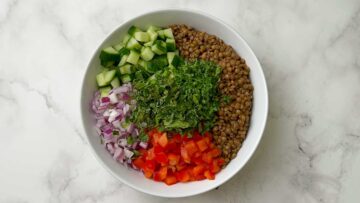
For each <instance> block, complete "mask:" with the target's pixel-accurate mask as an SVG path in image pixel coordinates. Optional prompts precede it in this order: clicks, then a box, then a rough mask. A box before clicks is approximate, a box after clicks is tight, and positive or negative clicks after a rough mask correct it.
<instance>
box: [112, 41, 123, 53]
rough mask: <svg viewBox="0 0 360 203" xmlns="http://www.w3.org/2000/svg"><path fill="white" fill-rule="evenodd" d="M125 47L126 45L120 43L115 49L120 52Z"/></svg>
mask: <svg viewBox="0 0 360 203" xmlns="http://www.w3.org/2000/svg"><path fill="white" fill-rule="evenodd" d="M123 47H124V44H123V43H120V44H117V45H115V46H114V49H115V50H116V51H118V52H119V51H120V50H121V49H122V48H123Z"/></svg>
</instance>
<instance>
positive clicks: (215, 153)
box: [210, 148, 221, 158]
mask: <svg viewBox="0 0 360 203" xmlns="http://www.w3.org/2000/svg"><path fill="white" fill-rule="evenodd" d="M210 153H211V156H212V157H213V158H215V157H218V156H220V154H221V151H220V149H218V148H214V149H212V150H211V151H210Z"/></svg>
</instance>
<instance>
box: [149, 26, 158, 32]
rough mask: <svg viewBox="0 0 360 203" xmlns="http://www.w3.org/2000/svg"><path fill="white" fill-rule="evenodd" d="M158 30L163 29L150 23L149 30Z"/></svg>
mask: <svg viewBox="0 0 360 203" xmlns="http://www.w3.org/2000/svg"><path fill="white" fill-rule="evenodd" d="M158 30H161V28H159V27H156V26H153V25H150V27H149V28H148V29H147V31H154V32H156V31H158Z"/></svg>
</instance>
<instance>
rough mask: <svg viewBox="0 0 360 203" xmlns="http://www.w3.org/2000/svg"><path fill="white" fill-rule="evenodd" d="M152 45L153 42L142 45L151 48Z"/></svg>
mask: <svg viewBox="0 0 360 203" xmlns="http://www.w3.org/2000/svg"><path fill="white" fill-rule="evenodd" d="M153 44H154V41H149V42H146V43H145V44H144V46H145V47H151V46H152V45H153Z"/></svg>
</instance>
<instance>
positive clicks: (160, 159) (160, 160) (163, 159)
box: [155, 152, 168, 165]
mask: <svg viewBox="0 0 360 203" xmlns="http://www.w3.org/2000/svg"><path fill="white" fill-rule="evenodd" d="M155 160H156V161H157V162H158V163H160V164H165V165H166V164H167V162H168V157H167V156H166V154H165V153H164V152H160V153H156V154H155Z"/></svg>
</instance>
